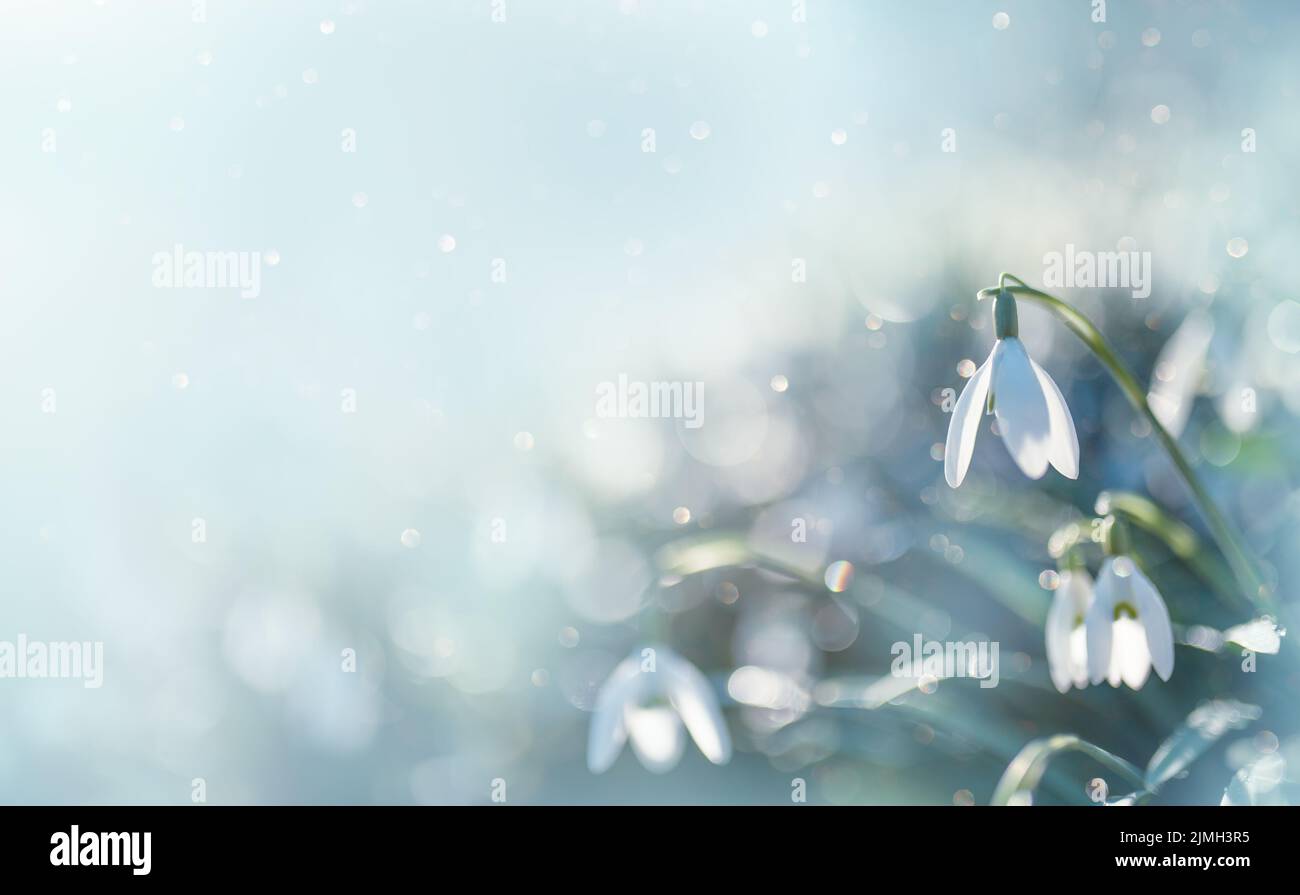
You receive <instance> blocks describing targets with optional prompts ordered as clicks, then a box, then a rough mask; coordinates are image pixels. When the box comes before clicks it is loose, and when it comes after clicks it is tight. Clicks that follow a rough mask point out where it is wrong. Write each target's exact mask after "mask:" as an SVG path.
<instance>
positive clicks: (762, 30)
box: [749, 19, 767, 38]
mask: <svg viewBox="0 0 1300 895" xmlns="http://www.w3.org/2000/svg"><path fill="white" fill-rule="evenodd" d="M749 33H750V34H752V35H754V36H755V37H758V38H763V37H767V22H764V21H763V20H762V19H759V20H758V21H757V22H755V23H754V24H752V25H750V26H749Z"/></svg>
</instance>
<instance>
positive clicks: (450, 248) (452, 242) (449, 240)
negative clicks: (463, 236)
mask: <svg viewBox="0 0 1300 895" xmlns="http://www.w3.org/2000/svg"><path fill="white" fill-rule="evenodd" d="M438 251H440V252H442V253H443V254H444V255H448V254H450V253H452V252H454V251H456V237H454V236H452V235H451V234H450V233H444V234H442V235H441V236H439V237H438Z"/></svg>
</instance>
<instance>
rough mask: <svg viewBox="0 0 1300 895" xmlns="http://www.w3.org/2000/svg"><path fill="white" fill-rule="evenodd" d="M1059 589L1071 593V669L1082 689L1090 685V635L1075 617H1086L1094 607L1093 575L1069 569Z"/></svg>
mask: <svg viewBox="0 0 1300 895" xmlns="http://www.w3.org/2000/svg"><path fill="white" fill-rule="evenodd" d="M1058 589H1059V590H1064V591H1065V592H1066V593H1067V594H1068V595H1069V601H1070V614H1071V620H1070V631H1069V639H1068V646H1069V670H1070V677H1071V679H1072V680H1073V681H1074V685H1075V686H1076V687H1078V688H1079V689H1081V690H1082V689H1083V688H1084V687H1086V686H1088V635H1087V630H1086V629H1085V627H1084V625H1083V624H1082V623H1080V624H1078V625H1076V624H1075V619H1086V618H1087V616H1088V609H1089V608H1091V607H1092V599H1093V597H1092V577H1091V576H1090V575H1089V574H1088V572H1087V571H1086V570H1085V569H1078V570H1074V571H1071V570H1069V569H1067V570H1066V571H1064V572H1062V573H1061V583H1060V587H1059V588H1058Z"/></svg>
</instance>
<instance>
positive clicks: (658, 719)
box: [624, 705, 686, 774]
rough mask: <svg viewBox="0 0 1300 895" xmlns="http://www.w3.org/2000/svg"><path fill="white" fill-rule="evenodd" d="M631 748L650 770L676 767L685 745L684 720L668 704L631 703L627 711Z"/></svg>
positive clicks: (655, 770) (663, 770) (662, 771)
mask: <svg viewBox="0 0 1300 895" xmlns="http://www.w3.org/2000/svg"><path fill="white" fill-rule="evenodd" d="M624 717H625V719H626V723H627V731H628V735H629V738H630V739H631V741H632V751H633V752H635V753H636V757H637V758H638V759H640V760H641V764H642V765H644V766H645V769H646V770H647V771H653V772H654V773H656V774H663V773H665V772H667V771H671V770H672V769H673V768H675V767H677V763H678V762H679V761H681V760H682V750H683V749H685V748H686V738H685V737H684V736H683V735H682V722H681V719H680V718H678V717H677V713H676V712H675V711H673V710H672V709H671V708H669V707H668V706H666V705H661V706H652V707H650V708H640V707H639V706H628V707H627V710H626V713H625V715H624Z"/></svg>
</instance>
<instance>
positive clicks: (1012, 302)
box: [993, 289, 1020, 339]
mask: <svg viewBox="0 0 1300 895" xmlns="http://www.w3.org/2000/svg"><path fill="white" fill-rule="evenodd" d="M993 332H994V333H995V334H996V335H997V337H998V338H999V339H1014V338H1017V337H1018V336H1019V335H1020V318H1019V316H1018V315H1017V314H1016V299H1015V297H1014V296H1012V294H1011V293H1010V292H1008V291H1007V290H1005V289H1003V290H1002V291H1001V292H999V293H998V297H997V298H995V299H993Z"/></svg>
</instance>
